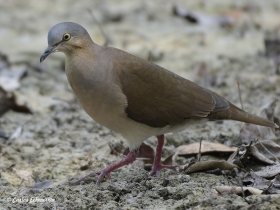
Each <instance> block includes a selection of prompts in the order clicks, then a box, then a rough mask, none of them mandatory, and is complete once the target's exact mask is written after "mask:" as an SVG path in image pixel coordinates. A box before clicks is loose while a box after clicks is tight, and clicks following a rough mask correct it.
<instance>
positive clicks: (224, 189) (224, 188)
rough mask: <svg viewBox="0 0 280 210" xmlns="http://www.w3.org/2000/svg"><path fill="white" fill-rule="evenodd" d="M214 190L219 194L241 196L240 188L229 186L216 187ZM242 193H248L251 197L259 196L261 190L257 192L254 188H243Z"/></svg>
mask: <svg viewBox="0 0 280 210" xmlns="http://www.w3.org/2000/svg"><path fill="white" fill-rule="evenodd" d="M216 190H217V191H218V192H219V193H221V194H224V193H227V194H237V195H239V194H242V188H241V187H231V186H217V187H216ZM243 191H244V192H245V191H249V192H250V193H251V194H252V195H261V194H262V192H263V191H262V190H259V189H257V188H254V187H243Z"/></svg>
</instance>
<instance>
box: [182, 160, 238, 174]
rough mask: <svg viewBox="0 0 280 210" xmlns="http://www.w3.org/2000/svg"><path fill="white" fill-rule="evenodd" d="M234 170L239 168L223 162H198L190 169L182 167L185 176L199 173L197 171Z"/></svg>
mask: <svg viewBox="0 0 280 210" xmlns="http://www.w3.org/2000/svg"><path fill="white" fill-rule="evenodd" d="M234 168H239V167H238V166H237V165H235V164H231V163H229V162H227V161H225V160H222V161H217V160H212V161H200V162H196V163H195V164H193V165H191V166H190V167H187V166H183V169H184V172H185V173H186V174H191V173H194V172H199V171H207V170H215V169H220V170H232V169H234Z"/></svg>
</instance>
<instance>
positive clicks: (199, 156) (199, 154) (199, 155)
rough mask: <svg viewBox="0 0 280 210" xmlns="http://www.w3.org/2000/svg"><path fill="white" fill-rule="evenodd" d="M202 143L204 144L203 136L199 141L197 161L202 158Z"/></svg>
mask: <svg viewBox="0 0 280 210" xmlns="http://www.w3.org/2000/svg"><path fill="white" fill-rule="evenodd" d="M201 144H202V138H201V139H200V141H199V151H198V154H197V162H199V161H200V159H201Z"/></svg>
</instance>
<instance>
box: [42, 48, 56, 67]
mask: <svg viewBox="0 0 280 210" xmlns="http://www.w3.org/2000/svg"><path fill="white" fill-rule="evenodd" d="M56 47H57V45H54V46H51V47H47V49H45V51H44V53H43V54H42V55H41V57H40V63H42V62H43V61H44V60H45V59H46V58H47V57H48V56H49V55H50V54H51V53H53V52H55V48H56Z"/></svg>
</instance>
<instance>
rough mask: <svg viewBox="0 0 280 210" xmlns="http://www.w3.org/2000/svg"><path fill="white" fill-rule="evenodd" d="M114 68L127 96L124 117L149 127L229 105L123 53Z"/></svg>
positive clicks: (207, 92) (221, 99)
mask: <svg viewBox="0 0 280 210" xmlns="http://www.w3.org/2000/svg"><path fill="white" fill-rule="evenodd" d="M114 69H115V70H116V71H117V74H118V76H119V82H120V85H121V88H122V91H123V93H124V94H125V95H126V97H127V103H128V106H127V108H126V113H127V115H128V117H129V118H131V119H133V120H135V121H137V122H140V123H144V124H146V125H149V126H151V127H164V126H166V125H174V124H178V123H181V122H182V121H183V120H185V119H191V118H203V117H207V115H208V114H209V113H210V112H216V111H221V110H224V109H227V108H228V107H229V104H228V102H227V101H226V100H224V99H223V98H222V97H220V96H219V95H217V94H215V93H212V92H210V91H208V90H207V89H204V88H202V87H200V86H199V85H197V84H195V83H193V82H191V81H189V80H187V79H184V78H182V77H180V76H178V75H176V74H174V73H172V72H170V71H168V70H166V69H164V68H162V67H160V66H158V65H156V64H153V63H151V62H148V61H145V60H142V59H140V58H137V57H134V56H132V55H130V54H127V53H125V52H122V54H121V57H120V58H118V59H116V60H115V62H114Z"/></svg>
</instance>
